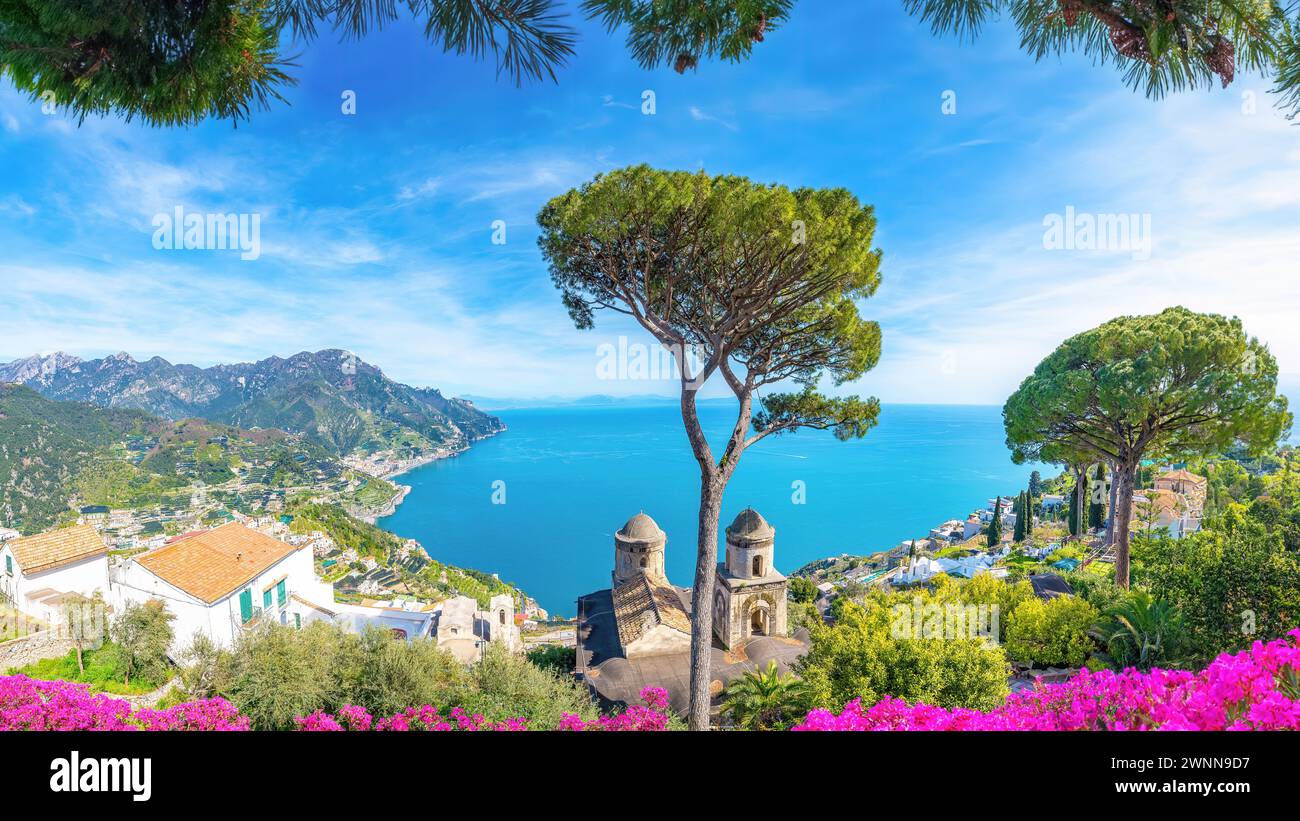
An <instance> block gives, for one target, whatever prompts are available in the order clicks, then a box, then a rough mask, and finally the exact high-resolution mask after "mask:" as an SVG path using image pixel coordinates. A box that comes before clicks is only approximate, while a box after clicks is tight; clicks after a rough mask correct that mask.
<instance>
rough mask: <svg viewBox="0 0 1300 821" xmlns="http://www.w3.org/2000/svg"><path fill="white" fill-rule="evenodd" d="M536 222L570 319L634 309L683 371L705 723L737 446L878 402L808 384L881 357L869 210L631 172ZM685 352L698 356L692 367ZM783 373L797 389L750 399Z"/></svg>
mask: <svg viewBox="0 0 1300 821" xmlns="http://www.w3.org/2000/svg"><path fill="white" fill-rule="evenodd" d="M538 223H539V224H540V226H541V236H540V237H539V239H538V244H539V245H540V247H541V249H542V253H543V254H544V255H545V257H546V258H547V260H548V261H549V263H550V269H551V276H552V280H553V281H554V283H555V285H556V287H557V288H559V290H560V293H561V295H562V299H563V302H564V305H565V307H566V308H568V310H569V315H570V316H571V317H572V319H573V321H574V324H575V325H576V326H577V327H579V328H584V329H585V328H592V327H594V325H595V318H596V312H597V311H610V312H614V313H617V314H622V315H625V316H628V317H631V318H632V319H634V320H635V321H636V322H637V323H638V324H639V325H640V326H641V327H642V328H644V329H645V330H646V331H648V332H649V333H650V334H651V335H652V336H654V338H655V339H656V340H657V341H658V342H659V343H660V344H662V345H664V346H666V347H667V348H668V349H669V350H670V351H671V352H673V354H674V355H675V356H676V358H677V361H678V364H679V367H680V369H681V374H680V391H681V414H682V422H683V425H684V426H685V428H686V434H687V438H688V439H689V440H690V445H691V451H692V453H693V454H694V456H695V459H696V462H697V463H698V465H699V469H700V507H699V518H698V532H697V548H698V552H697V557H696V566H695V582H694V586H693V591H694V593H693V595H694V602H695V605H694V607H693V613H694V616H693V619H692V634H691V710H690V724H691V726H692V728H694V729H706V728H707V727H708V720H709V717H708V713H709V698H710V696H709V689H708V688H709V681H710V670H709V657H710V648H711V646H712V622H713V613H712V607H710V606H709V605H708V604H707V603H710V602H712V600H713V580H714V573H715V567H716V564H717V546H718V520H719V515H720V511H721V505H722V496H723V492H724V490H725V489H726V486H727V482H728V481H729V480H730V479H731V477H732V474H733V473H734V472H735V469H736V465H737V463H738V462H739V460H740V457H741V455H742V454H743V453H744V451H745V450H746V449H748V448H749V447H751V446H752V445H754V444H755V443H757V442H759V441H761V440H762V439H764V438H766V437H768V436H773V435H778V434H782V433H786V432H790V431H794V430H797V429H799V428H816V429H823V430H833V431H834V432H835V435H836V436H837V437H839V438H840V439H849V438H854V437H861V436H864V435H866V433H867V431H868V430H869V429H870V428H871V427H872V426H873V425H874V424H875V423H876V419H877V416H878V415H879V412H880V405H879V402H878V401H877V400H876V399H874V398H871V399H861V398H858V397H844V398H831V397H827V396H824V395H822V394H820V393H818V391H817V390H816V385H817V383H818V382H819V381H820V380H821V379H822V378H823V377H827V376H828V377H830V378H831V380H832V381H834V382H835V383H836V384H841V383H843V382H846V381H850V380H853V379H857V378H858V377H860V376H861V375H862V374H863V373H865V372H866V371H867V370H868V369H870V368H871V367H873V366H874V365H875V364H876V362H877V360H878V359H879V356H880V328H879V326H878V325H877V324H876V323H874V322H868V321H866V320H864V319H862V318H861V317H860V316H859V315H858V309H857V304H856V300H859V299H864V298H867V297H869V296H871V295H872V294H873V293H874V292H875V290H876V287H877V286H878V285H879V282H880V277H879V264H880V254H879V252H878V251H875V250H873V249H872V247H871V241H872V236H873V234H874V231H875V216H874V215H873V213H872V210H871V208H870V207H868V206H863V205H861V204H860V203H859V202H858V201H857V199H856V198H855V197H854V196H853V195H852V194H850V193H849V192H848V191H845V190H843V189H825V190H814V189H807V188H801V189H797V190H793V191H792V190H790V189H788V188H785V187H783V186H778V185H759V184H755V183H752V182H750V181H749V180H747V179H745V178H743V177H730V176H719V177H710V176H708V175H706V174H704V173H702V172H701V173H697V174H691V173H687V172H667V171H657V170H654V169H651V168H649V167H648V166H636V167H632V168H626V169H623V170H619V171H614V172H612V173H609V174H606V175H602V176H598V177H596V178H595V179H594V180H593V181H592V182H590V183H587V184H585V185H583V186H582V187H581V188H578V189H576V190H573V191H570V192H568V193H567V194H564V195H562V196H560V197H557V198H555V199H553V200H551V201H550V202H549V203H547V205H546V206H545V208H543V209H542V212H541V213H540V214H539V216H538ZM688 351H691V352H694V353H695V357H694V358H696V359H698V360H699V362H700V364H699V366H698V370H696V371H692V369H691V362H690V360H689V358H688V357H687V356H686V355H685V354H686V352H688ZM715 374H721V377H722V380H723V381H724V382H725V384H726V385H727V387H728V388H729V389H730V390H731V392H732V394H733V395H734V396H735V398H736V401H737V413H736V419H735V422H734V424H733V426H732V429H731V432H730V434H729V435H728V437H727V440H726V444H725V446H724V448H723V452H722V454H721V455H720V456H715V454H714V452H713V449H712V448H711V446H710V445H709V442H708V440H707V439H706V437H705V434H704V430H703V428H702V426H701V424H700V420H699V415H698V413H697V410H696V392H697V390H698V389H699V388H700V387H702V386H703V385H704V384H705V383H707V382H708V380H709V379H710V378H712V377H713V376H714V375H715ZM787 380H789V381H790V382H793V383H794V384H795V385H796V386H797V387H798V388H799V389H798V390H797V391H795V392H792V393H777V394H771V395H768V396H765V397H761V398H759V393H760V392H761V391H762V390H763V389H764V388H767V387H769V386H773V385H776V384H778V383H781V382H785V381H787ZM756 398H757V399H758V401H759V407H758V408H757V409H756V408H755V407H754V402H755V399H756ZM751 428H752V431H753V432H752V433H751Z"/></svg>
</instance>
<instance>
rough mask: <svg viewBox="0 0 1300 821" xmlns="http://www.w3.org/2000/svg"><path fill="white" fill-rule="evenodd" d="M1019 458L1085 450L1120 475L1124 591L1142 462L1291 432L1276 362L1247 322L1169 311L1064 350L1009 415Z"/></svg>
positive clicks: (1272, 439)
mask: <svg viewBox="0 0 1300 821" xmlns="http://www.w3.org/2000/svg"><path fill="white" fill-rule="evenodd" d="M1002 417H1003V422H1004V424H1005V426H1006V432H1007V446H1008V447H1009V448H1011V450H1012V455H1013V458H1016V459H1024V458H1026V457H1027V456H1029V455H1032V454H1034V453H1039V454H1041V453H1043V452H1044V451H1046V452H1048V453H1049V454H1051V453H1057V454H1059V453H1062V452H1078V451H1081V452H1083V453H1084V454H1090V455H1091V457H1092V458H1093V459H1094V460H1102V461H1107V462H1109V463H1110V464H1111V465H1112V466H1113V468H1114V473H1115V477H1114V482H1115V485H1116V491H1115V528H1114V531H1115V533H1114V536H1115V545H1116V558H1115V582H1116V584H1118V585H1120V586H1121V587H1128V582H1129V522H1130V519H1131V517H1132V514H1133V489H1134V485H1135V482H1136V478H1137V470H1138V466H1139V464H1140V463H1141V461H1142V459H1143V458H1146V457H1161V458H1187V457H1191V456H1196V455H1202V456H1209V455H1215V454H1218V453H1222V452H1223V451H1224V450H1226V449H1228V448H1229V447H1231V446H1233V445H1242V446H1244V447H1245V448H1246V449H1247V450H1248V451H1252V452H1258V451H1260V450H1263V449H1265V448H1268V447H1272V446H1273V445H1275V444H1276V443H1277V441H1278V439H1279V438H1280V437H1281V435H1282V434H1283V432H1284V431H1286V430H1287V429H1288V428H1289V427H1290V423H1291V414H1290V413H1289V412H1288V411H1287V403H1286V399H1285V398H1284V397H1281V396H1278V395H1277V361H1276V360H1275V359H1274V358H1273V356H1272V354H1270V353H1269V352H1268V348H1267V347H1265V346H1264V345H1263V344H1262V343H1261V342H1259V340H1257V339H1255V338H1254V337H1247V336H1246V334H1245V332H1244V331H1243V330H1242V327H1241V320H1239V319H1237V318H1235V317H1233V318H1231V319H1229V318H1227V317H1224V316H1220V315H1218V314H1200V313H1195V312H1193V311H1189V310H1187V309H1186V308H1182V307H1176V308H1168V309H1166V310H1164V311H1162V312H1161V313H1159V314H1153V315H1148V316H1124V317H1119V318H1117V319H1112V320H1111V321H1109V322H1106V323H1105V324H1103V325H1100V326H1099V327H1096V328H1093V329H1092V330H1090V331H1085V332H1083V333H1081V334H1078V335H1076V336H1073V337H1070V338H1069V339H1067V340H1066V341H1065V342H1062V343H1061V345H1060V347H1059V348H1057V349H1056V350H1055V351H1053V352H1052V353H1051V354H1050V355H1049V356H1048V357H1047V358H1046V359H1044V360H1043V361H1042V362H1040V363H1039V364H1038V367H1037V368H1035V369H1034V372H1033V373H1032V374H1031V375H1030V376H1028V377H1027V378H1026V379H1025V380H1024V381H1023V382H1021V383H1020V388H1019V389H1018V390H1017V391H1016V392H1015V393H1014V394H1013V395H1012V396H1011V398H1010V399H1008V400H1007V403H1006V405H1005V407H1003V409H1002Z"/></svg>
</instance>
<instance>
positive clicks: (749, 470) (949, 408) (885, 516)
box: [377, 398, 1055, 616]
mask: <svg viewBox="0 0 1300 821" xmlns="http://www.w3.org/2000/svg"><path fill="white" fill-rule="evenodd" d="M729 404H730V403H729V402H728V401H727V400H726V399H725V398H724V399H716V400H705V401H702V402H701V403H700V410H701V418H702V421H703V422H704V424H705V427H706V430H707V431H708V432H709V435H710V438H711V440H713V441H715V442H716V441H718V440H720V439H721V438H722V437H723V436H724V435H725V432H726V431H727V430H728V429H729V427H730V420H729V418H728V417H729V415H730V414H729V408H728V407H727V406H728V405H729ZM492 412H493V413H496V414H497V415H499V416H500V417H501V419H502V421H503V422H504V423H505V424H506V426H507V430H506V431H504V432H502V433H500V434H497V435H496V436H493V437H490V438H488V439H484V440H480V441H478V442H476V443H475V444H474V445H473V446H472V447H471V448H470V449H469V450H468V451H465V452H463V453H461V454H458V455H456V456H453V457H449V458H447V459H441V460H438V461H435V462H432V463H429V464H426V465H422V466H419V467H416V468H414V469H412V470H411V471H408V472H406V473H404V474H401V475H400V476H398V477H395V479H394V480H395V481H397V482H399V483H400V484H403V485H408V486H410V488H411V491H410V493H409V494H408V495H407V497H406V499H405V501H404V502H403V503H402V504H401V505H400V506H399V507H398V508H397V510H396V511H395V512H394V513H393V514H392V515H390V516H387V517H383V518H381V519H379V520H378V522H377V523H378V524H379V525H380V526H381V527H384V528H386V529H388V530H391V531H392V532H394V533H396V534H398V535H399V536H402V537H404V538H413V539H417V540H418V541H420V543H421V544H423V545H424V547H425V549H426V551H427V552H428V553H429V555H430V556H431V557H432V558H434V559H436V560H438V561H440V562H445V563H448V564H453V565H459V566H465V567H474V568H477V569H479V570H482V571H485V572H490V573H496V574H498V575H499V576H500V577H501V578H502V579H503V580H505V581H507V582H509V583H511V584H515V585H518V586H519V587H520V588H521V589H522V590H524V592H525V593H527V594H528V595H530V596H532V597H533V598H535V599H536V600H537V601H538V602H539V603H540V604H541V605H542V607H544V608H546V609H547V610H549V611H550V612H551V613H552V614H554V615H566V616H567V615H572V613H573V611H574V601H575V600H576V598H577V597H578V596H579V595H583V594H585V593H588V592H591V591H593V590H598V589H601V588H603V587H608V586H609V579H610V577H609V574H610V570H611V568H612V561H613V535H614V532H615V531H616V530H618V529H619V528H620V527H622V525H623V523H624V522H625V521H626V520H627V519H629V518H630V517H632V516H633V515H636V514H637V513H640V512H645V513H648V514H649V515H650V516H651V517H652V518H654V519H655V521H656V522H657V523H658V524H659V526H660V527H661V528H662V529H663V530H664V532H665V533H666V534H667V536H668V544H667V550H666V570H667V573H668V577H669V579H670V581H672V582H673V583H674V584H677V585H680V586H689V585H690V582H691V579H692V578H693V572H694V560H695V530H696V517H697V509H698V481H699V479H698V468H697V467H696V465H695V462H694V459H693V457H692V456H691V453H690V449H689V446H688V444H687V440H686V435H685V432H684V431H683V429H682V425H681V419H680V416H679V415H678V412H677V409H676V406H675V403H673V402H671V401H667V400H665V401H661V402H645V403H643V404H638V403H636V402H627V403H614V404H608V405H582V404H573V405H560V406H537V407H528V408H515V409H504V410H493V411H492ZM731 418H732V419H734V417H731ZM1003 437H1004V434H1003V431H1002V420H1001V408H1000V406H997V405H950V404H945V405H936V404H907V403H897V404H892V403H891V404H887V405H884V406H882V411H881V420H880V424H879V425H878V426H877V427H876V428H874V429H873V430H872V431H871V432H870V433H869V434H868V435H867V436H866V437H865V438H864V439H861V440H854V441H850V442H839V441H838V440H836V439H835V438H834V436H833V435H832V434H831V433H830V432H827V431H800V432H799V433H797V434H793V435H789V436H784V437H778V438H774V439H769V440H766V441H764V442H762V443H760V444H758V445H757V446H755V447H754V448H752V449H751V450H749V451H747V452H746V454H745V455H744V457H742V460H741V463H740V466H739V468H738V469H737V471H736V475H735V477H734V478H733V480H732V482H731V484H730V485H729V487H728V490H727V494H726V496H725V497H724V500H723V508H722V518H721V521H720V526H719V539H720V541H721V540H722V539H723V538H725V535H724V534H725V529H726V525H727V524H728V523H729V522H730V521H731V519H732V518H734V517H735V516H736V515H737V514H738V513H739V512H740V511H741V510H743V509H744V508H745V507H749V506H752V507H754V508H755V509H756V510H758V511H759V512H760V513H761V514H762V515H763V516H764V517H765V518H767V520H768V521H769V523H770V524H771V525H772V526H773V527H775V528H776V533H777V536H776V557H775V564H776V567H777V569H778V570H780V571H781V572H783V573H787V574H789V573H791V572H793V571H795V570H796V569H798V568H799V567H802V566H803V565H805V564H807V563H808V562H811V561H815V560H817V559H822V558H826V557H829V556H838V555H841V554H845V553H848V554H851V555H870V554H873V553H878V552H881V551H884V550H888V549H890V548H891V547H894V546H895V545H897V544H899V543H900V542H901V541H903V540H905V539H909V538H920V537H923V536H925V535H926V534H928V532H929V530H930V529H931V528H932V527H935V526H937V525H939V524H940V523H942V522H944V521H947V520H949V519H960V518H965V516H966V515H967V514H969V513H970V512H971V511H973V510H975V509H977V508H980V507H983V506H985V505H986V504H987V500H988V499H990V498H992V497H994V496H996V495H1007V494H1011V493H1015V492H1017V491H1018V490H1020V489H1022V488H1023V487H1024V486H1025V485H1026V483H1027V482H1028V478H1029V475H1030V473H1031V472H1032V471H1033V470H1035V469H1039V470H1041V471H1042V472H1043V474H1044V476H1050V475H1054V473H1055V469H1054V468H1045V467H1043V466H1041V465H1030V464H1026V465H1016V464H1014V463H1013V462H1012V461H1011V456H1010V453H1009V451H1007V449H1006V447H1005V444H1004V441H1003Z"/></svg>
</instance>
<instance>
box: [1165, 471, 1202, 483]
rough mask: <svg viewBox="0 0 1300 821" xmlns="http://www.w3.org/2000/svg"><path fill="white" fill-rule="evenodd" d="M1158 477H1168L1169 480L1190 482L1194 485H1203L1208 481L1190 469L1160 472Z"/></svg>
mask: <svg viewBox="0 0 1300 821" xmlns="http://www.w3.org/2000/svg"><path fill="white" fill-rule="evenodd" d="M1159 478H1161V479H1168V480H1169V481H1171V482H1179V481H1182V482H1191V483H1192V484H1196V485H1203V484H1205V483H1207V482H1208V481H1209V480H1208V479H1206V478H1205V477H1204V476H1197V475H1196V474H1195V473H1192V472H1191V471H1190V470H1171V471H1169V472H1168V473H1162V474H1160V477H1159Z"/></svg>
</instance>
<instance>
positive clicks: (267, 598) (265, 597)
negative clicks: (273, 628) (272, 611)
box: [262, 590, 271, 607]
mask: <svg viewBox="0 0 1300 821" xmlns="http://www.w3.org/2000/svg"><path fill="white" fill-rule="evenodd" d="M262 606H263V607H270V606H271V591H270V590H267V591H266V592H264V593H262Z"/></svg>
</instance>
